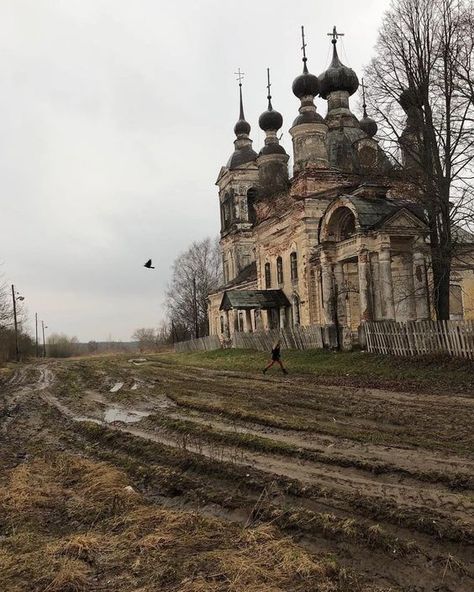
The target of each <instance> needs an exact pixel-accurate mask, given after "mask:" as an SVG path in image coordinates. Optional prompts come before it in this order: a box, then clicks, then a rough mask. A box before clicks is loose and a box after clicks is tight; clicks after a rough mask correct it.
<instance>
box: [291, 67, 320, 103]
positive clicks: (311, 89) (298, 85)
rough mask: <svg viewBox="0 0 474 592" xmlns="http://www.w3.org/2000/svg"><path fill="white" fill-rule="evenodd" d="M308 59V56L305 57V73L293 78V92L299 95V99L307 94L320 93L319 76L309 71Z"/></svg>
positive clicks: (314, 95)
mask: <svg viewBox="0 0 474 592" xmlns="http://www.w3.org/2000/svg"><path fill="white" fill-rule="evenodd" d="M307 59H308V58H307V57H306V56H305V57H304V58H303V62H304V66H303V74H300V75H299V76H298V77H296V78H295V79H294V80H293V86H292V90H293V94H294V95H295V96H297V97H298V99H302V98H303V97H307V96H311V97H316V96H317V95H318V93H319V80H318V77H317V76H315V75H314V74H310V73H309V72H308V67H307V65H306V61H307Z"/></svg>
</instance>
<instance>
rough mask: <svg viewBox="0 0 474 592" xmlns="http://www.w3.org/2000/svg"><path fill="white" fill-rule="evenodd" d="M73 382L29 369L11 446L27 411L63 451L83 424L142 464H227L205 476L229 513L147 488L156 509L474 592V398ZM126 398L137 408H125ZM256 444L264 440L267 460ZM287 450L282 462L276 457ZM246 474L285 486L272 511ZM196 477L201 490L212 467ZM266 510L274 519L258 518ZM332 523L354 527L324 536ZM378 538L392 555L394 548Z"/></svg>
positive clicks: (417, 587) (175, 382) (248, 382)
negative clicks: (251, 528)
mask: <svg viewBox="0 0 474 592" xmlns="http://www.w3.org/2000/svg"><path fill="white" fill-rule="evenodd" d="M69 371H70V372H71V374H74V378H75V380H76V383H74V384H75V385H76V386H74V387H71V392H69V391H68V389H67V388H64V385H63V384H61V380H60V379H59V378H58V376H64V374H62V372H64V368H63V367H62V366H61V365H60V364H58V363H51V364H46V365H41V366H39V367H25V368H22V369H20V370H19V371H18V372H17V373H16V374H15V375H14V376H13V377H12V378H11V379H10V381H9V382H8V383H7V384H6V385H5V392H6V394H5V400H4V403H3V408H2V415H3V417H2V424H1V429H2V434H3V436H4V437H5V438H7V439H8V437H9V436H11V435H12V434H13V430H14V426H13V425H12V424H13V423H14V422H15V415H16V414H18V415H20V412H21V413H22V414H23V417H24V419H23V422H24V424H25V425H26V426H29V427H28V428H27V429H26V432H27V431H28V429H31V430H33V426H34V425H35V421H36V422H38V421H39V420H38V417H37V416H36V415H35V419H34V421H33V409H34V410H35V411H34V413H35V414H38V413H39V414H40V415H41V413H44V414H45V418H43V421H44V422H45V423H44V427H43V431H44V432H45V433H47V436H48V438H50V439H51V441H54V440H55V438H56V439H59V440H61V441H62V440H64V438H66V439H68V438H69V439H73V438H74V437H75V436H74V435H73V432H72V431H71V429H70V428H69V427H68V426H69V424H70V422H71V421H72V422H73V423H76V424H87V423H89V422H92V423H94V424H95V425H97V426H100V428H101V429H103V430H105V431H111V433H122V434H124V435H127V436H129V437H131V438H133V446H132V445H131V444H130V452H129V453H125V452H122V453H121V454H122V456H123V454H129V455H130V462H132V461H133V462H137V463H139V464H140V466H142V465H143V464H144V462H145V461H144V459H143V458H141V454H140V452H139V449H140V446H139V443H140V441H142V442H144V443H145V442H147V443H151V444H153V443H154V444H156V445H157V446H165V447H168V448H169V449H170V450H174V449H175V450H178V451H179V452H180V455H184V456H186V455H187V456H188V458H189V462H188V463H187V464H188V466H194V465H195V466H199V463H198V462H197V461H195V460H194V459H199V458H203V459H206V462H208V461H213V462H215V463H216V467H217V465H219V467H220V468H219V470H217V469H216V474H215V475H213V476H207V477H205V478H206V479H207V480H208V482H209V488H211V489H212V488H213V487H215V488H216V490H218V491H222V492H223V493H222V500H221V501H220V502H219V501H215V499H214V498H213V499H214V501H213V502H212V503H210V502H207V503H204V504H203V503H202V502H199V503H198V504H196V501H195V500H194V498H193V496H192V495H190V493H191V492H190V493H183V494H177V495H176V497H173V498H167V497H166V496H163V495H160V492H159V491H154V489H153V487H152V486H151V485H150V484H148V486H147V492H148V494H149V496H150V499H152V500H153V501H154V502H155V503H162V504H174V505H177V506H179V505H182V506H183V507H193V508H194V509H197V510H198V511H200V512H203V513H206V514H211V515H219V516H220V517H224V518H226V519H229V520H232V521H238V522H243V521H244V517H246V518H245V522H246V521H247V520H248V519H249V517H252V520H253V519H254V518H255V519H256V520H263V521H273V522H274V523H275V524H277V525H278V526H279V527H280V528H282V529H283V530H285V531H288V532H291V533H292V534H293V535H294V536H295V537H296V539H297V540H298V541H300V543H301V544H302V545H304V546H305V547H307V548H310V549H314V550H315V551H320V550H324V551H325V552H330V553H333V554H334V555H335V556H336V557H337V558H338V560H340V561H341V563H342V564H343V565H346V566H348V567H349V568H351V569H355V570H357V571H358V572H360V573H362V574H363V576H364V577H366V578H367V580H368V581H370V582H372V583H376V584H379V585H380V586H390V587H391V588H390V589H392V590H394V591H395V590H406V591H407V592H408V591H410V592H414V591H416V592H434V591H435V590H437V591H441V590H443V591H445V592H448V591H450V592H468V591H469V592H471V591H472V590H473V589H474V575H473V574H474V561H473V557H474V488H473V483H474V480H473V479H474V454H473V453H474V451H471V452H469V446H468V443H469V442H470V437H471V435H470V434H469V433H468V431H467V429H468V425H469V422H471V427H472V418H473V409H474V399H473V398H469V397H467V396H465V397H464V396H463V397H450V396H449V394H446V395H440V394H436V395H433V396H430V395H429V394H419V395H415V394H406V393H390V392H387V391H377V390H375V389H350V388H349V387H330V386H324V387H321V386H320V385H318V386H314V385H313V384H312V383H311V379H310V378H300V377H298V378H297V380H293V381H289V380H288V381H287V380H286V379H285V380H283V381H282V380H280V379H272V378H270V379H268V378H266V377H265V379H262V378H261V377H257V376H253V375H242V374H238V373H233V372H222V371H219V372H213V371H210V370H201V369H190V368H185V367H176V366H169V365H167V364H160V363H156V364H154V365H153V366H152V367H150V366H149V365H146V364H140V367H135V364H128V368H127V369H126V371H125V370H124V375H122V374H121V375H120V383H121V387H120V389H117V390H116V391H115V392H111V390H110V384H111V381H110V380H111V379H110V376H113V374H112V372H110V374H108V373H103V372H102V371H101V372H96V374H95V375H94V377H93V379H91V378H90V376H89V375H88V376H85V375H84V374H81V372H82V370H81V369H80V368H75V367H72V368H70V370H69ZM112 380H113V379H112ZM77 383H78V384H79V386H77ZM116 383H118V384H120V383H119V382H118V380H116V381H115V382H114V384H116ZM72 391H74V392H72ZM131 391H133V392H135V391H139V392H140V393H141V395H142V394H143V393H146V394H145V395H144V397H143V398H140V399H137V400H135V401H134V400H133V398H132V399H131V400H130V398H127V397H128V394H130V395H131V394H132V393H131ZM127 393H128V394H127ZM118 395H121V396H123V397H124V399H123V400H121V402H120V404H119V403H118V402H117V400H116V397H117V396H118ZM37 405H39V410H40V411H38V408H37V407H36V406H37ZM51 409H54V411H55V412H58V413H59V414H60V415H59V416H60V417H62V418H63V422H62V423H61V422H59V423H58V424H56V425H55V426H54V429H53V427H52V426H48V423H47V421H46V417H47V415H48V413H50V410H51ZM41 410H42V411H41ZM28 414H31V418H30V419H28ZM246 416H251V417H252V418H253V419H252V420H246V419H245V417H246ZM154 418H155V419H156V421H154ZM173 421H177V422H192V426H194V427H193V429H192V430H191V429H190V430H189V431H188V432H186V430H185V429H184V428H183V425H184V426H186V425H187V424H186V423H185V424H183V425H181V424H176V426H174V424H173ZM132 423H133V425H130V424H132ZM272 423H273V424H281V427H277V426H276V425H269V424H272ZM286 424H288V425H291V426H292V427H291V428H289V427H284V426H285V425H286ZM178 428H179V429H178ZM37 429H38V428H37V427H36V428H35V430H37ZM456 430H457V431H458V433H459V434H460V438H459V441H458V438H457V435H456ZM26 436H27V434H25V437H26ZM248 437H257V438H258V446H259V448H258V449H256V448H255V444H252V440H248ZM232 442H233V443H232ZM460 442H461V445H460ZM276 444H277V445H278V446H280V447H281V451H279V452H275V451H274V450H275V445H276ZM75 445H77V446H79V444H78V443H77V444H75ZM267 445H268V449H269V451H266V449H265V447H266V446H267ZM124 446H125V443H124ZM272 446H273V448H272ZM285 446H286V447H287V449H285ZM102 447H103V448H102ZM108 447H110V452H108V453H107V454H109V455H112V456H113V455H114V454H116V453H117V452H116V445H112V444H107V442H105V441H104V442H103V443H101V444H98V443H97V442H95V443H94V449H95V450H97V454H99V451H100V454H104V453H105V452H106V451H107V450H108V449H109V448H108ZM87 453H88V454H91V449H90V447H88V448H87ZM298 455H300V456H298ZM311 455H313V456H311ZM157 459H159V454H158V452H157ZM156 462H158V460H157V461H156ZM180 462H181V465H183V466H185V464H186V463H184V462H183V461H182V460H181V461H180ZM246 470H248V471H249V475H251V476H252V479H253V480H254V481H255V482H258V481H259V479H260V480H262V482H263V483H269V482H271V483H273V485H272V492H271V495H266V497H265V499H264V502H265V503H264V504H263V502H261V493H262V492H261V491H260V493H258V489H255V488H254V489H255V492H254V490H253V489H252V486H251V482H252V483H253V482H254V481H252V479H250V477H249V482H248V483H247V482H246V478H245V471H246ZM183 471H184V473H183V475H186V476H187V478H190V479H198V473H199V469H197V468H196V469H193V472H192V473H189V471H187V470H186V469H183ZM196 471H197V474H196ZM242 471H244V472H243V473H242ZM226 472H227V473H226ZM233 473H234V474H235V482H234V484H233V485H231V483H232V474H233ZM209 475H212V471H211V473H209ZM222 475H226V476H225V478H224V477H222ZM260 476H261V477H260ZM136 486H137V487H140V483H137V485H136ZM265 487H266V486H265ZM243 491H245V496H247V497H245V500H246V501H245V502H244V501H242V505H241V506H240V507H239V504H238V502H235V501H234V502H232V506H233V507H232V509H231V510H230V509H229V500H230V499H239V496H242V495H243V494H242V492H243ZM237 492H239V493H238V495H237ZM236 495H237V498H236ZM242 500H244V497H242ZM252 500H253V501H252ZM259 500H260V501H259ZM257 502H258V503H262V508H260V511H259V512H257V513H256V514H255V512H254V506H253V505H252V504H256V503H257ZM254 514H255V515H254ZM296 516H299V517H300V518H298V519H297V518H296ZM324 516H333V518H331V520H335V521H339V522H338V524H339V523H340V524H341V525H342V526H340V527H339V526H338V528H337V529H336V528H335V527H331V528H328V529H326V528H325V527H321V523H322V522H321V521H322V520H324V518H321V517H324ZM298 520H300V522H299V524H300V527H298ZM327 520H329V518H327ZM312 524H313V526H312ZM353 532H357V533H359V534H358V535H357V536H358V537H359V538H358V540H357V542H355V541H354V540H353V539H354V536H355V535H354V534H353ZM371 532H372V533H374V535H373V536H374V537H375V538H374V539H373V540H372V541H371V540H370V538H371V535H370V533H371ZM338 533H339V534H338ZM361 533H362V534H361ZM363 533H369V534H368V535H366V534H363ZM379 533H383V537H385V538H381V537H382V535H381V534H379ZM377 537H379V538H380V541H385V540H387V541H390V543H387V544H386V546H385V547H384V545H383V544H381V543H380V544H378V543H376V542H375V541H377V540H379V539H378V538H377ZM397 542H398V543H399V544H398V543H397ZM393 549H397V550H396V552H395V553H394V552H393ZM400 549H403V552H402V551H400ZM386 589H387V588H386Z"/></svg>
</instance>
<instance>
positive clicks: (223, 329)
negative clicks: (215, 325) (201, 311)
mask: <svg viewBox="0 0 474 592" xmlns="http://www.w3.org/2000/svg"><path fill="white" fill-rule="evenodd" d="M221 333H225V321H224V316H223V315H221Z"/></svg>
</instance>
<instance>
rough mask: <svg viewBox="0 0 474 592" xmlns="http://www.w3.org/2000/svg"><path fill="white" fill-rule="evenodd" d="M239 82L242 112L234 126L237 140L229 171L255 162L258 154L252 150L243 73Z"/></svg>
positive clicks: (228, 165) (240, 73) (228, 163)
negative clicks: (246, 118) (246, 116)
mask: <svg viewBox="0 0 474 592" xmlns="http://www.w3.org/2000/svg"><path fill="white" fill-rule="evenodd" d="M238 75H239V77H238V81H239V95H240V112H239V120H238V121H237V123H236V124H235V126H234V133H235V135H236V136H237V138H236V139H235V140H234V146H235V149H234V152H233V153H232V154H231V157H230V158H229V160H228V162H227V168H228V169H229V170H234V169H238V168H239V167H241V166H242V165H244V164H247V163H249V162H253V161H255V160H256V159H257V156H258V155H257V153H256V152H255V150H253V148H252V140H251V139H250V138H249V133H250V129H251V128H250V124H249V123H248V121H246V120H245V115H244V105H243V100H242V78H243V73H242V72H240V68H239V72H238Z"/></svg>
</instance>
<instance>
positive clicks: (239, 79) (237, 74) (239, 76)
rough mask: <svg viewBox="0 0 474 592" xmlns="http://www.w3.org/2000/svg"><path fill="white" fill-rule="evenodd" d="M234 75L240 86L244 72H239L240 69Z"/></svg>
mask: <svg viewBox="0 0 474 592" xmlns="http://www.w3.org/2000/svg"><path fill="white" fill-rule="evenodd" d="M234 74H235V75H236V76H237V80H238V81H239V86H242V80H243V79H244V76H245V72H241V71H240V68H239V70H238V72H234Z"/></svg>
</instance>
